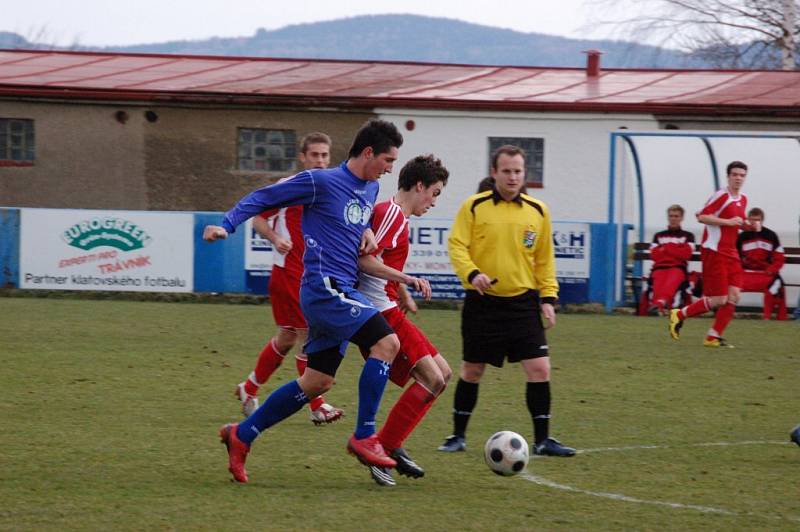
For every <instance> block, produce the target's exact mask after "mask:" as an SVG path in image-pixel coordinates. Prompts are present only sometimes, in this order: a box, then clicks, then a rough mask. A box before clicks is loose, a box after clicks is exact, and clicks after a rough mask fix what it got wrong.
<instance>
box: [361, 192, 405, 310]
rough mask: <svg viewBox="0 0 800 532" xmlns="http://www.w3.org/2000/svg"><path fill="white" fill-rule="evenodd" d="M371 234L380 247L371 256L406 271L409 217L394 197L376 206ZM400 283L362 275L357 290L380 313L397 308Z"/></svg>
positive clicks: (362, 273)
mask: <svg viewBox="0 0 800 532" xmlns="http://www.w3.org/2000/svg"><path fill="white" fill-rule="evenodd" d="M372 231H373V232H374V233H375V241H376V242H377V244H378V247H377V249H376V250H375V251H374V252H372V255H373V256H374V257H375V258H377V259H378V260H379V261H381V262H383V263H384V264H385V265H386V266H389V267H391V268H394V269H395V270H399V271H403V268H404V267H405V265H406V259H407V258H408V218H406V216H405V214H403V210H402V209H401V208H400V206H399V205H398V204H397V203H395V201H394V198H392V199H390V200H387V201H382V202H380V203H378V204H376V205H375V209H374V210H373V211H372ZM398 284H399V283H398V282H397V281H386V280H385V279H379V278H377V277H373V276H372V275H368V274H366V273H364V272H359V284H358V291H359V292H361V293H362V294H364V295H365V296H366V297H367V298H368V299H369V300H370V301H371V302H372V304H373V305H375V308H377V309H378V310H379V311H381V312H383V311H384V310H386V309H389V308H392V307H396V306H397V300H398V295H397V286H398Z"/></svg>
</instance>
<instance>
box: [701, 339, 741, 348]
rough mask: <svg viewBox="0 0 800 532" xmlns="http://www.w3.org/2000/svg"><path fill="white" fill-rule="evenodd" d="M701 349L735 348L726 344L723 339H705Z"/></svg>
mask: <svg viewBox="0 0 800 532" xmlns="http://www.w3.org/2000/svg"><path fill="white" fill-rule="evenodd" d="M703 347H727V348H728V349H733V348H734V347H736V346H735V345H733V344H729V343H728V342H726V341H725V338H706V339H705V340H703Z"/></svg>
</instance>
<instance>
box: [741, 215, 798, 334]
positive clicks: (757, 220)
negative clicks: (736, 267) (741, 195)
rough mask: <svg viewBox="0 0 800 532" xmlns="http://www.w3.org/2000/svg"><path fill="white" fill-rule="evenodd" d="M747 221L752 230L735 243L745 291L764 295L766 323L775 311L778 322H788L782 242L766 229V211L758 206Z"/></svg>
mask: <svg viewBox="0 0 800 532" xmlns="http://www.w3.org/2000/svg"><path fill="white" fill-rule="evenodd" d="M747 220H748V221H749V222H750V225H751V226H752V230H751V231H743V232H741V233H739V238H738V239H737V240H736V248H737V249H738V250H739V256H740V257H741V258H742V267H743V268H744V274H743V275H742V291H743V292H763V293H764V319H765V320H768V319H770V317H771V316H772V312H773V310H775V311H776V313H777V319H779V320H785V319H787V312H786V289H785V288H784V286H783V279H781V276H780V271H781V268H782V267H783V264H784V263H785V262H786V258H785V257H784V255H783V248H782V247H781V242H780V240H778V235H777V234H775V231H773V230H771V229H767V228H766V227H764V225H763V223H764V211H762V210H761V209H759V208H758V207H754V208H752V209H750V212H748V213H747Z"/></svg>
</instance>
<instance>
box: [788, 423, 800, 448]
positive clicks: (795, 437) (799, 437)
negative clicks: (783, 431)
mask: <svg viewBox="0 0 800 532" xmlns="http://www.w3.org/2000/svg"><path fill="white" fill-rule="evenodd" d="M789 439H791V440H792V441H793V442H795V443H796V444H797V445H800V425H798V426H796V427H795V428H794V430H793V431H792V433H791V434H790V435H789Z"/></svg>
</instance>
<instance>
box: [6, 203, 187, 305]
mask: <svg viewBox="0 0 800 532" xmlns="http://www.w3.org/2000/svg"><path fill="white" fill-rule="evenodd" d="M193 224H194V218H193V215H192V214H184V213H160V212H147V211H94V210H63V209H21V213H20V275H19V286H20V288H33V289H46V290H110V291H122V292H191V291H192V290H193V289H194V278H193V274H194V269H193V260H194V256H193V254H194V237H193Z"/></svg>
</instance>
